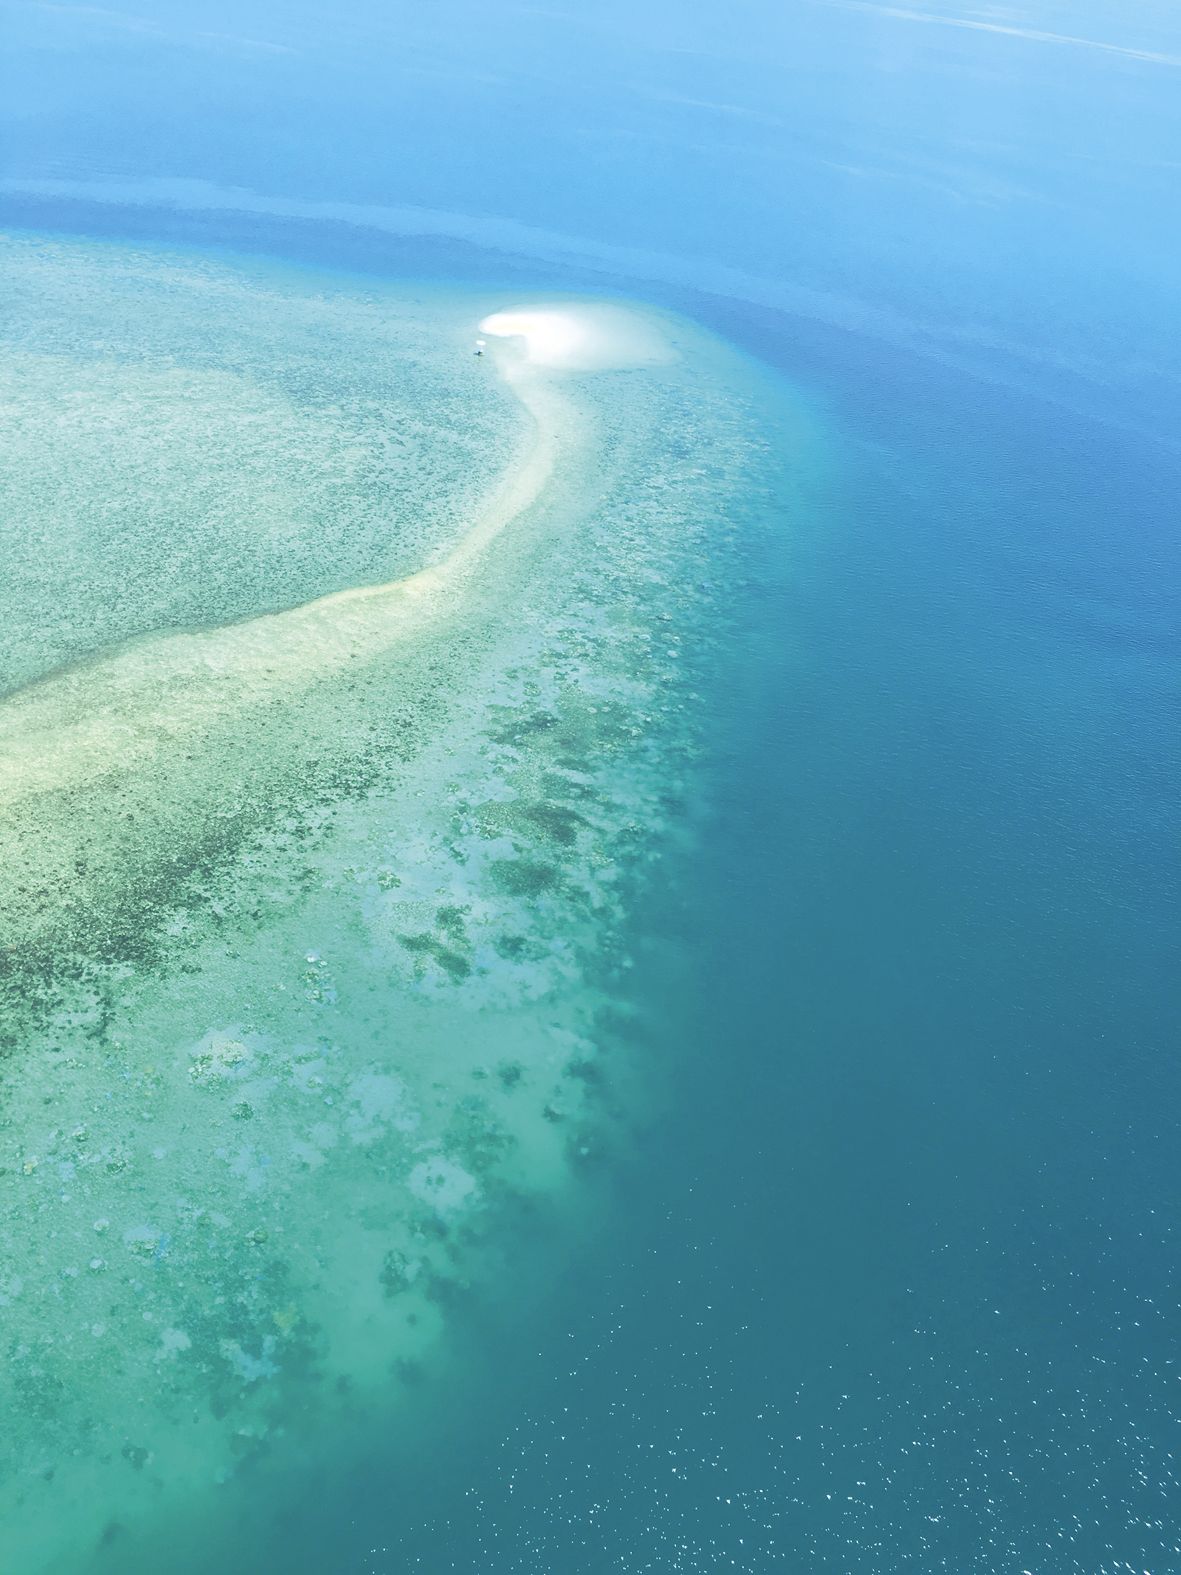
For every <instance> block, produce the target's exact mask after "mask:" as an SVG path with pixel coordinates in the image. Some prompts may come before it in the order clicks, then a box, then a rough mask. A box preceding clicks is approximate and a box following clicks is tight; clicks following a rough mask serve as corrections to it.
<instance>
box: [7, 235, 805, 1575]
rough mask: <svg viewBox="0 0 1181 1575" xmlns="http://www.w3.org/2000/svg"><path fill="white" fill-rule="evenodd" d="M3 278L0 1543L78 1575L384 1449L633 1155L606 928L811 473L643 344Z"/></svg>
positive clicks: (677, 328) (406, 305) (441, 319)
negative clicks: (453, 1320) (390, 1429)
mask: <svg viewBox="0 0 1181 1575" xmlns="http://www.w3.org/2000/svg"><path fill="white" fill-rule="evenodd" d="M4 262H5V270H6V278H8V279H10V280H11V281H12V295H13V299H14V301H15V304H16V307H17V309H16V310H15V311H14V312H13V313H12V314H11V315H10V317H9V320H8V327H7V328H6V330H5V331H4V336H3V339H2V341H0V379H2V380H3V384H4V400H5V408H6V426H7V427H9V428H10V429H11V431H12V433H13V440H12V442H11V443H10V444H6V447H5V453H4V455H3V457H2V460H0V466H2V477H0V484H2V488H3V496H4V517H3V523H2V524H0V532H2V533H3V543H2V545H3V553H4V563H5V574H4V576H3V579H2V581H0V696H3V698H2V699H0V948H2V949H0V965H2V972H0V1002H2V1011H3V1018H2V1021H0V1340H2V1342H3V1365H2V1368H0V1386H2V1390H0V1409H2V1412H3V1415H4V1417H5V1427H4V1430H3V1436H2V1437H0V1524H2V1525H3V1528H4V1533H3V1535H4V1546H5V1550H6V1552H5V1560H6V1567H11V1568H13V1569H20V1570H22V1571H29V1572H32V1571H41V1570H44V1571H51V1570H52V1571H60V1572H63V1575H67V1572H73V1571H81V1570H83V1569H87V1570H89V1569H92V1568H106V1567H108V1562H109V1566H110V1567H111V1568H123V1567H126V1565H127V1561H128V1560H129V1559H130V1560H132V1561H134V1558H135V1556H136V1554H135V1550H136V1548H137V1547H138V1546H142V1545H144V1539H150V1538H151V1537H152V1536H153V1535H154V1533H155V1531H156V1530H157V1529H158V1528H159V1526H160V1525H161V1524H162V1523H164V1521H165V1520H167V1521H168V1522H169V1523H170V1524H172V1525H173V1526H174V1527H175V1526H176V1525H177V1524H179V1522H180V1521H181V1520H182V1519H183V1518H184V1517H185V1516H186V1515H188V1514H195V1515H198V1516H199V1515H201V1514H203V1513H208V1511H209V1506H210V1504H213V1505H216V1504H217V1502H218V1499H217V1495H219V1494H221V1495H224V1494H226V1493H229V1492H232V1491H233V1490H234V1489H235V1487H236V1486H238V1485H240V1484H241V1483H242V1482H243V1480H246V1479H248V1478H249V1477H250V1474H251V1473H260V1472H266V1471H268V1470H272V1469H275V1468H276V1464H277V1465H278V1468H279V1469H282V1462H283V1460H284V1458H285V1456H286V1455H291V1456H295V1455H298V1454H299V1453H301V1452H306V1450H307V1449H308V1448H309V1447H311V1445H310V1444H309V1441H310V1440H313V1439H314V1440H316V1441H317V1442H316V1446H315V1447H326V1446H325V1441H330V1440H331V1437H332V1434H333V1429H334V1428H337V1427H348V1426H349V1425H351V1423H352V1422H355V1421H356V1420H357V1419H358V1418H360V1417H363V1416H364V1415H365V1414H366V1413H367V1411H370V1410H373V1409H381V1408H386V1409H388V1408H389V1407H390V1406H391V1405H392V1404H396V1403H397V1394H398V1392H399V1386H401V1385H403V1384H405V1383H408V1382H410V1381H411V1378H412V1376H413V1374H414V1372H415V1370H416V1364H418V1363H419V1362H421V1361H422V1360H423V1359H424V1358H425V1357H426V1356H427V1355H428V1353H431V1352H433V1351H437V1350H439V1349H444V1350H445V1347H446V1335H447V1323H448V1310H449V1307H450V1306H451V1305H452V1304H453V1302H454V1300H455V1298H456V1296H458V1295H461V1294H464V1293H466V1292H469V1291H470V1290H471V1288H472V1287H473V1286H474V1287H475V1294H477V1295H478V1287H479V1283H480V1280H481V1276H487V1275H488V1274H491V1273H499V1272H502V1267H503V1265H504V1264H505V1262H506V1261H507V1262H509V1263H510V1264H511V1255H512V1231H513V1230H514V1229H519V1228H520V1224H519V1222H520V1219H521V1212H520V1205H521V1204H522V1202H523V1201H524V1202H527V1201H528V1200H529V1199H538V1200H545V1201H546V1202H547V1203H551V1204H552V1203H554V1202H555V1201H556V1200H560V1199H561V1198H562V1197H563V1196H566V1195H571V1194H572V1189H573V1190H574V1193H575V1194H576V1189H577V1186H578V1178H579V1175H580V1174H581V1172H582V1171H583V1170H584V1169H585V1167H588V1166H593V1165H596V1164H599V1163H602V1162H603V1156H604V1155H609V1152H610V1149H611V1146H612V1144H614V1143H616V1142H619V1141H626V1132H627V1123H628V1119H629V1115H630V1114H631V1113H632V1101H633V1100H634V1099H635V1098H637V1097H638V1095H637V1092H636V1091H637V1089H638V1087H639V1086H640V1085H641V1083H642V1077H641V1075H640V1069H639V1068H637V1067H635V1066H634V1065H633V1064H630V1063H629V1055H630V1054H631V1052H629V1050H628V1048H627V1045H628V1037H627V1033H626V1024H627V1018H628V1014H629V1011H630V1010H631V986H630V982H629V981H630V976H631V965H632V961H633V959H632V958H631V957H630V956H629V955H628V940H627V935H628V931H627V924H626V920H627V916H628V912H629V904H630V903H632V902H633V901H635V900H636V898H637V895H638V894H639V893H641V892H642V890H643V888H644V883H645V882H646V881H647V880H649V879H650V877H651V873H652V871H653V870H654V868H655V866H656V865H657V863H658V861H659V860H660V859H661V858H662V857H663V856H665V855H666V854H667V853H668V852H669V850H670V847H671V846H672V845H673V843H674V841H675V840H676V839H682V840H683V839H684V838H686V837H688V836H690V835H691V834H692V827H693V823H694V813H695V801H696V795H697V793H698V792H699V787H698V784H697V781H696V778H695V761H696V760H697V759H698V756H699V752H700V750H701V747H702V743H703V729H704V718H703V715H702V710H701V706H700V703H699V702H700V693H699V691H698V689H697V687H696V686H697V685H698V684H699V682H700V679H701V675H702V674H703V673H705V672H708V671H709V670H710V668H711V666H712V667H715V668H716V665H717V661H718V659H719V657H720V653H721V652H722V650H723V649H724V642H725V640H726V635H727V627H728V626H727V621H726V619H727V594H726V586H727V581H728V578H729V577H731V576H732V575H733V573H734V572H735V562H736V558H737V548H736V544H735V540H734V538H735V533H736V532H737V531H738V530H739V528H740V526H739V521H749V520H750V518H751V517H752V515H751V508H750V499H751V497H752V495H753V494H755V493H757V492H758V489H759V488H760V487H765V486H766V485H767V484H768V478H769V474H770V470H769V464H770V462H769V460H768V457H767V456H768V451H769V447H770V444H769V438H770V437H771V436H772V435H773V436H774V439H775V443H776V445H777V447H778V448H779V449H780V450H782V449H784V448H785V447H787V448H790V446H791V444H792V443H793V442H794V443H796V444H799V445H802V444H803V443H804V442H805V441H806V433H805V428H804V425H803V421H802V418H801V424H800V427H799V428H798V430H796V431H794V432H792V431H788V430H786V429H785V427H784V425H783V422H784V411H783V408H782V407H777V408H776V410H775V412H774V416H773V417H772V416H771V415H769V414H768V412H767V411H766V410H765V409H763V408H761V407H760V402H759V397H758V392H759V384H758V381H757V379H756V378H755V376H754V375H753V374H752V373H751V372H750V370H749V368H748V367H747V366H746V365H745V364H744V363H743V362H742V361H741V359H740V358H739V357H737V356H736V355H733V354H732V353H731V352H729V351H727V350H726V349H724V348H723V347H722V346H720V345H719V344H718V343H717V342H716V341H714V340H712V339H710V338H709V337H708V336H706V335H704V334H701V333H699V332H698V331H697V330H696V329H693V328H692V327H690V326H689V325H687V324H685V323H683V322H680V321H678V320H674V319H666V318H664V317H662V316H660V315H659V314H652V313H647V312H644V311H642V310H641V309H638V308H624V307H617V308H610V309H606V308H603V307H601V306H596V305H589V306H588V305H586V304H585V303H584V304H580V303H577V302H565V303H557V304H553V303H551V304H550V305H549V306H548V307H547V308H546V311H548V312H549V313H551V314H553V313H559V314H560V315H561V317H562V321H563V322H565V323H566V324H567V327H569V324H571V323H573V324H574V325H575V329H576V330H577V331H576V332H574V335H573V339H571V340H569V342H567V341H563V340H562V339H561V335H559V336H558V344H557V348H556V349H555V348H554V345H555V341H554V339H553V335H552V334H550V335H549V337H548V338H546V339H545V342H544V343H540V342H539V344H540V348H538V346H537V345H534V343H533V342H532V341H531V339H530V338H529V335H528V333H527V332H526V331H525V329H524V328H522V326H521V320H520V318H519V317H511V316H510V319H509V325H508V327H507V328H505V327H504V321H505V320H504V319H503V318H501V320H500V326H499V329H498V326H497V320H496V318H495V315H494V314H496V313H498V312H501V311H503V309H504V308H506V307H516V306H517V305H518V303H515V302H512V301H511V300H509V301H504V300H501V299H499V298H493V297H490V296H488V295H487V294H481V293H479V292H474V291H469V292H461V291H457V290H453V291H444V290H441V289H433V288H427V287H425V286H424V287H422V288H416V287H411V286H403V287H400V288H399V289H398V290H397V291H393V290H390V289H387V288H386V287H384V286H381V287H379V286H375V285H373V284H372V283H366V282H365V281H358V280H350V279H341V278H337V279H333V278H326V277H321V276H317V275H314V274H311V273H307V272H301V271H298V270H283V269H280V268H277V267H275V266H271V265H263V264H261V263H256V262H235V261H228V262H221V261H212V260H210V259H207V258H200V257H197V256H192V255H188V256H186V255H183V254H180V253H166V252H155V253H146V252H131V251H125V250H122V249H120V248H118V247H114V246H109V245H89V244H83V243H80V242H61V241H49V240H43V239H40V238H33V237H17V238H13V239H11V240H10V241H8V242H7V243H5V247H4ZM605 312H606V313H607V316H604V315H603V314H604V313H605ZM490 314H493V315H491V317H490ZM596 314H598V315H597V316H596ZM608 317H609V319H610V320H609V321H608ZM484 320H489V321H490V332H489V337H488V340H487V348H486V350H485V352H484V354H483V355H481V356H475V355H473V354H472V348H473V345H474V343H475V340H476V336H477V333H478V331H479V329H478V325H479V324H480V323H481V322H482V321H484ZM578 325H582V327H581V328H579V326H578ZM588 325H589V326H588ZM527 326H528V324H526V327H527ZM498 333H499V334H506V335H508V337H498ZM580 333H582V338H581V339H579V334H580ZM522 335H523V337H522ZM588 335H589V338H588V337H587V336H588ZM575 341H577V342H578V343H579V344H580V345H581V346H582V348H581V349H577V350H575V349H571V348H570V347H571V345H573V344H574V343H575ZM592 342H593V345H592ZM588 345H592V348H593V347H594V346H597V347H598V348H597V349H594V353H584V352H586V351H587V346H588ZM772 420H774V421H775V422H777V423H778V425H777V427H776V430H775V431H774V434H771V433H769V431H768V426H769V424H770V423H771V421H772ZM513 1221H516V1222H517V1223H516V1224H513V1223H512V1222H513ZM570 1250H571V1251H576V1250H577V1244H576V1242H574V1243H572V1244H571V1247H570ZM211 1496H212V1497H211ZM63 1504H68V1506H69V1513H68V1514H63V1511H62V1506H63Z"/></svg>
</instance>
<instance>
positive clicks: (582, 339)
mask: <svg viewBox="0 0 1181 1575" xmlns="http://www.w3.org/2000/svg"><path fill="white" fill-rule="evenodd" d="M480 332H481V333H482V334H489V335H491V336H492V337H493V338H497V339H519V340H522V341H523V346H524V356H525V359H526V361H528V362H529V363H530V364H531V365H533V366H544V367H549V368H552V369H564V370H567V371H571V372H609V371H622V370H625V369H627V368H630V367H642V366H659V365H661V364H662V363H664V362H668V361H672V360H675V358H676V352H675V351H674V350H673V347H672V345H671V344H670V343H669V342H668V340H667V339H666V338H665V337H664V335H663V334H662V333H661V332H660V330H659V329H658V328H657V327H656V326H655V324H653V323H652V322H650V321H649V320H647V319H646V318H644V317H641V316H640V314H639V313H638V312H633V311H629V310H628V309H627V308H626V307H623V306H607V305H603V304H600V303H594V304H586V303H582V302H580V303H578V304H574V303H569V304H566V303H562V304H552V305H542V306H513V307H509V308H508V309H507V310H505V311H502V312H493V313H492V314H491V315H490V316H488V317H485V318H484V320H483V322H481V324H480Z"/></svg>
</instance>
